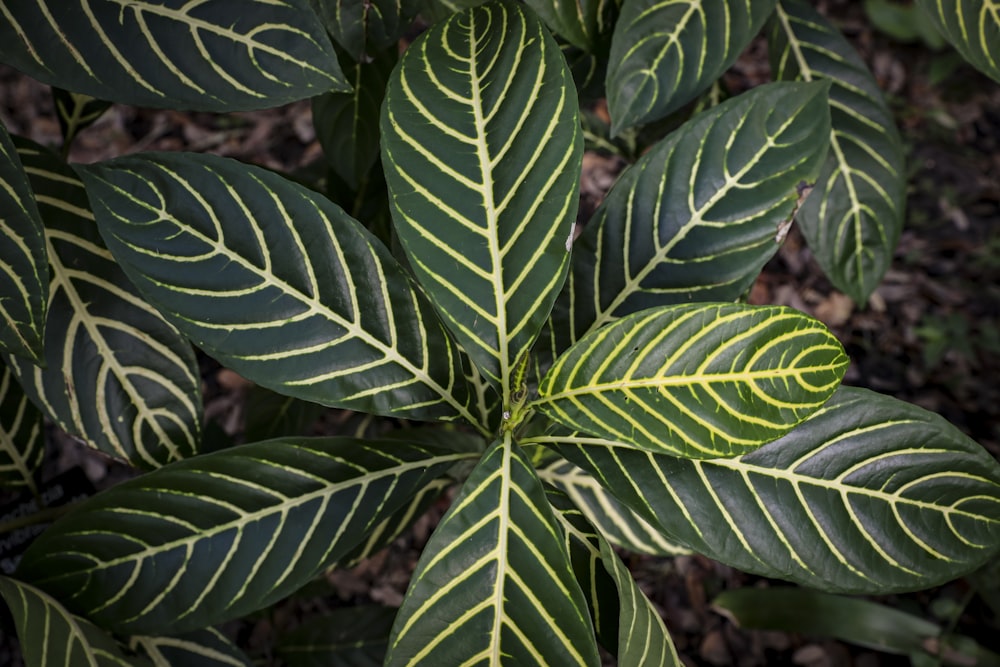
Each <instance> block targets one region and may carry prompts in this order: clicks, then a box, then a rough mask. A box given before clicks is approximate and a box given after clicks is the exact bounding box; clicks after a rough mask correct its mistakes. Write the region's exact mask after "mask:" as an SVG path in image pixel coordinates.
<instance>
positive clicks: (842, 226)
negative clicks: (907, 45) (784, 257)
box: [769, 0, 906, 303]
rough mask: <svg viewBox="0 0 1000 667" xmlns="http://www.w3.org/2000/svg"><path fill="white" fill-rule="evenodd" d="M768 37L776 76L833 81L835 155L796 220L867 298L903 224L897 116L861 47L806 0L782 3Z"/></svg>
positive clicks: (837, 277)
mask: <svg viewBox="0 0 1000 667" xmlns="http://www.w3.org/2000/svg"><path fill="white" fill-rule="evenodd" d="M769 42H770V43H769V49H770V51H771V68H772V70H773V71H774V72H775V76H776V77H778V78H781V79H802V80H804V81H813V80H829V81H831V82H832V86H831V87H830V112H831V122H832V131H831V133H830V139H829V143H830V153H829V156H828V157H827V161H826V164H825V165H824V167H823V170H822V173H820V175H819V177H818V178H817V179H816V185H815V187H814V188H813V190H812V193H811V194H810V195H809V197H808V198H807V199H806V200H805V203H803V204H802V206H801V207H800V208H799V210H798V213H797V214H796V219H797V220H798V222H799V226H800V228H801V229H802V233H803V234H804V235H805V237H806V241H808V243H809V247H810V248H811V249H812V250H813V253H814V254H815V256H816V259H817V261H818V262H819V264H820V266H822V267H823V271H824V272H825V273H826V274H827V276H829V278H830V280H831V282H833V284H834V285H836V286H837V288H838V289H840V290H842V291H843V292H845V293H846V294H847V295H849V296H850V297H851V298H852V299H854V300H855V301H857V302H858V303H864V302H866V301H867V300H868V297H869V295H871V293H872V291H873V290H874V289H875V287H876V286H877V285H878V283H879V281H880V280H881V279H882V276H883V275H884V274H885V271H886V269H887V268H888V267H889V262H890V261H891V260H892V252H893V250H894V249H895V247H896V243H897V241H898V240H899V234H900V231H901V230H902V226H903V211H904V206H905V201H904V190H905V187H906V174H905V171H904V164H903V162H904V158H903V144H902V141H901V139H900V137H899V133H898V131H897V130H896V125H895V122H894V121H893V118H892V113H891V112H890V110H889V107H888V105H887V104H886V102H885V100H884V99H883V97H882V92H881V91H880V90H879V87H878V84H877V83H876V81H875V78H874V77H873V76H872V74H871V72H869V71H868V69H867V68H866V67H865V64H864V62H862V60H861V57H860V56H859V55H858V53H857V51H855V50H854V48H853V47H852V46H851V45H850V44H849V43H848V42H847V40H846V39H844V37H843V36H842V35H841V34H840V33H839V32H838V31H837V29H836V28H834V27H833V26H831V25H830V23H829V22H828V21H827V20H826V19H824V18H823V17H822V16H821V15H820V14H819V13H818V12H817V11H816V10H814V9H813V8H812V7H811V6H810V5H809V4H808V3H806V2H804V0H782V2H781V3H780V4H779V5H778V8H777V10H776V11H775V20H774V22H773V24H772V27H771V30H770V33H769Z"/></svg>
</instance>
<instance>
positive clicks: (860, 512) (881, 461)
mask: <svg viewBox="0 0 1000 667" xmlns="http://www.w3.org/2000/svg"><path fill="white" fill-rule="evenodd" d="M553 442H554V443H557V439H554V441H553ZM557 449H558V450H559V452H560V453H561V454H563V455H564V456H566V457H567V458H568V459H570V460H571V461H573V462H574V463H576V464H577V465H579V466H580V467H582V468H584V469H585V470H587V471H588V472H589V473H590V474H592V475H594V477H595V478H597V479H598V480H599V481H600V482H601V484H603V485H604V486H605V487H606V488H608V489H609V490H610V491H611V492H612V493H614V494H615V495H616V496H617V497H618V498H619V500H621V501H622V502H624V503H626V504H627V505H628V506H629V507H631V508H632V509H633V510H635V511H637V512H639V513H640V514H642V515H643V516H644V517H645V518H646V519H647V520H649V521H650V522H651V523H653V524H654V525H660V526H662V527H663V529H664V531H665V532H666V533H667V534H668V535H669V536H671V537H672V538H673V539H675V540H678V541H680V542H681V543H683V544H685V545H686V546H688V547H690V548H691V549H694V550H695V551H697V552H699V553H702V554H705V555H706V556H708V557H710V558H714V559H716V560H719V561H721V562H723V563H726V564H728V565H731V566H733V567H737V568H739V569H741V570H744V571H747V572H753V573H756V574H760V575H763V576H768V577H776V578H780V579H786V580H789V581H793V582H796V583H799V584H803V585H806V586H810V587H813V588H818V589H822V590H827V591H834V592H845V593H888V592H893V591H905V590H919V589H924V588H928V587H931V586H935V585H937V584H940V583H942V582H944V581H948V580H950V579H953V578H955V577H958V576H961V575H963V574H965V573H967V572H970V571H972V570H974V569H976V568H977V567H978V566H980V565H982V564H984V563H987V562H989V561H990V559H992V558H996V556H997V552H998V551H1000V465H998V464H997V462H996V460H994V459H993V458H992V456H990V455H989V454H988V453H987V452H986V451H985V450H984V449H983V448H982V447H980V446H979V445H977V444H976V443H975V442H972V441H971V440H969V439H968V438H967V437H966V436H965V435H963V434H962V433H961V432H959V431H958V429H956V428H955V427H954V426H952V425H951V424H949V423H948V422H946V421H945V420H944V419H942V418H941V417H939V416H937V415H935V414H933V413H930V412H927V411H925V410H922V409H920V408H917V407H916V406H912V405H909V404H906V403H903V402H901V401H897V400H895V399H892V398H889V397H888V396H882V395H880V394H875V393H873V392H870V391H867V390H864V389H856V388H850V387H843V388H841V389H840V390H839V391H838V392H837V394H835V395H834V397H833V398H832V399H831V400H830V401H829V402H828V403H827V404H826V405H825V406H823V407H822V408H820V409H819V410H818V411H817V412H816V414H815V415H814V416H813V417H811V418H810V419H809V420H807V421H806V422H804V423H803V424H802V425H800V426H799V427H798V428H796V429H794V430H793V431H791V432H790V433H789V434H788V435H786V436H785V437H783V438H781V439H779V440H776V441H775V442H773V443H771V444H769V445H766V446H764V447H761V448H760V449H758V450H757V451H755V452H752V453H750V454H747V455H744V456H742V457H739V458H735V459H715V460H710V461H693V460H685V459H679V458H674V457H671V456H660V455H654V454H647V453H643V452H637V451H634V450H632V449H631V448H626V447H621V446H617V445H615V444H614V443H611V442H605V443H603V444H599V443H597V442H596V440H594V439H590V440H586V439H579V440H576V441H575V442H573V443H572V444H564V445H558V444H557Z"/></svg>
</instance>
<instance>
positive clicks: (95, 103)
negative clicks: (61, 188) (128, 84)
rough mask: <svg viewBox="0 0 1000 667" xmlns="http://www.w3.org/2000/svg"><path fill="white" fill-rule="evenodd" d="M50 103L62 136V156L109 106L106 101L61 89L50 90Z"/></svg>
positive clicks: (109, 103)
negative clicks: (53, 108) (52, 105)
mask: <svg viewBox="0 0 1000 667" xmlns="http://www.w3.org/2000/svg"><path fill="white" fill-rule="evenodd" d="M52 103H53V104H54V105H55V111H56V117H57V118H58V119H59V127H60V129H62V135H63V151H64V153H63V154H64V155H65V154H68V152H69V145H70V144H71V143H72V142H73V140H74V139H75V138H76V135H78V134H79V133H80V132H82V131H83V130H85V129H86V128H88V127H89V126H90V125H91V124H93V123H94V122H95V121H96V120H97V119H98V118H100V117H101V116H102V115H104V112H105V111H107V110H108V108H109V107H110V106H111V102H108V101H107V100H98V99H94V98H93V97H91V96H90V95H84V94H82V93H71V92H70V91H68V90H63V89H62V88H53V89H52Z"/></svg>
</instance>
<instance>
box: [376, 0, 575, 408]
mask: <svg viewBox="0 0 1000 667" xmlns="http://www.w3.org/2000/svg"><path fill="white" fill-rule="evenodd" d="M577 115H578V114H577V106H576V96H575V95H574V94H573V87H572V82H571V79H570V74H569V72H568V70H567V68H566V63H565V60H564V59H563V57H562V55H561V53H560V52H559V47H558V46H557V45H556V43H555V42H554V40H553V39H552V37H551V36H550V35H549V34H548V32H547V31H546V29H545V28H544V27H543V26H542V24H541V23H540V22H539V21H538V19H537V18H535V17H534V15H533V14H531V13H530V10H528V9H525V8H523V7H522V6H520V5H518V4H515V3H512V2H508V1H506V0H496V1H494V2H490V3H488V4H486V5H484V6H483V7H479V8H475V9H469V10H466V11H463V12H461V13H459V14H455V15H453V16H452V17H451V18H449V19H447V20H446V21H445V22H444V23H441V24H438V25H436V26H434V27H433V28H431V29H430V30H428V31H427V32H426V33H424V35H422V36H421V38H420V39H419V40H417V41H415V42H414V43H413V44H412V45H411V46H410V48H409V49H407V51H406V52H405V53H404V55H403V57H402V60H401V61H400V64H399V66H398V67H397V69H396V71H395V72H394V73H393V77H392V79H391V80H390V82H389V87H388V89H387V91H386V99H385V103H384V104H383V114H382V151H383V155H382V163H383V166H384V168H385V171H386V181H387V183H388V185H389V193H390V199H391V202H392V210H393V218H394V221H395V224H396V230H397V232H398V234H399V237H400V239H401V241H402V244H403V247H404V249H405V250H406V254H407V257H408V258H409V261H410V264H411V265H412V267H413V269H414V271H415V273H416V275H417V277H418V279H419V280H420V281H421V283H422V284H423V285H424V287H425V288H426V289H427V291H428V293H429V294H430V295H431V298H432V299H433V300H434V303H435V304H436V305H437V306H438V309H439V310H440V311H441V313H442V314H443V316H444V318H445V321H446V323H447V324H448V326H449V327H450V328H451V330H452V331H453V332H454V333H455V335H456V337H457V338H458V339H459V341H460V342H461V343H462V345H463V346H464V347H465V349H466V350H467V351H468V353H469V355H470V356H471V357H472V358H473V360H474V361H475V362H476V363H477V365H478V366H479V368H480V369H481V370H482V371H483V374H484V375H486V376H487V377H489V378H490V379H491V380H492V381H493V382H494V383H495V384H496V385H497V386H500V387H502V389H503V392H504V394H503V397H504V404H505V405H509V400H507V399H508V395H507V392H508V389H509V388H508V387H507V386H506V384H507V380H508V378H509V376H510V375H511V374H512V373H513V367H514V366H515V364H516V363H517V362H518V360H519V358H521V355H522V354H523V353H524V352H525V351H526V350H527V349H528V348H529V346H530V345H531V343H532V341H533V340H534V339H535V337H536V336H537V333H538V330H539V328H540V327H541V325H542V323H543V322H544V321H545V318H546V316H547V315H548V311H549V308H550V307H551V304H552V301H553V300H554V299H555V295H556V294H557V292H558V291H559V289H560V287H561V286H562V282H563V280H564V277H565V274H566V268H567V265H568V262H567V259H568V256H569V253H568V242H567V238H568V236H569V234H570V230H571V227H572V221H573V218H574V217H575V215H576V208H577V194H578V190H579V170H580V159H581V152H582V141H581V138H580V128H579V121H578V119H577Z"/></svg>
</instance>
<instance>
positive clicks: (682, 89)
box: [606, 0, 775, 136]
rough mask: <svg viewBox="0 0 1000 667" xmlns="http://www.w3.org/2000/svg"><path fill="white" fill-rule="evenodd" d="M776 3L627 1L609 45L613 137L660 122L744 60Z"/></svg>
mask: <svg viewBox="0 0 1000 667" xmlns="http://www.w3.org/2000/svg"><path fill="white" fill-rule="evenodd" d="M774 5H775V0H754V1H753V2H748V1H747V0H666V1H664V0H624V2H623V3H622V10H621V15H620V16H619V17H618V22H617V23H616V24H615V30H614V36H613V37H612V39H611V55H610V57H609V64H608V75H607V83H606V86H607V91H608V110H609V111H610V112H611V134H612V136H617V135H618V134H619V133H620V132H621V131H622V130H625V129H628V128H630V127H632V126H633V125H639V124H642V123H648V122H650V121H654V120H658V119H660V118H663V117H664V116H666V115H667V114H669V113H670V112H672V111H676V110H677V109H680V108H681V107H682V106H684V105H685V104H687V103H688V102H690V101H691V100H693V99H694V98H695V96H697V95H698V94H699V93H701V92H702V91H703V90H705V89H707V88H708V87H709V86H710V85H711V84H712V82H713V81H715V80H716V79H718V78H719V76H721V75H722V73H723V72H724V71H725V70H726V68H728V67H729V66H730V65H732V64H733V62H735V61H736V57H737V56H739V54H740V51H742V50H743V49H744V48H745V47H746V45H747V44H749V43H750V40H751V39H753V37H754V35H756V34H757V32H758V31H759V30H760V29H761V27H762V26H763V25H764V22H765V21H766V20H767V17H768V16H770V14H771V11H772V10H773V9H774Z"/></svg>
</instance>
